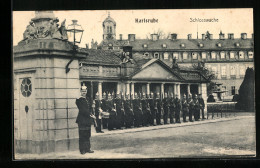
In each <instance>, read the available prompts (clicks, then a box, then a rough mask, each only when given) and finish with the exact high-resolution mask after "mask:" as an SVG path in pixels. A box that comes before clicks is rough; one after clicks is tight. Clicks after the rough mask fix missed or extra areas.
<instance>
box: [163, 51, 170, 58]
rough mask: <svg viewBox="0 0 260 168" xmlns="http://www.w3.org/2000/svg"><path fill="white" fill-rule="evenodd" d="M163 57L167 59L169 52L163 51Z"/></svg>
mask: <svg viewBox="0 0 260 168" xmlns="http://www.w3.org/2000/svg"><path fill="white" fill-rule="evenodd" d="M163 58H164V59H166V60H167V59H169V54H168V53H167V52H166V53H164V54H163Z"/></svg>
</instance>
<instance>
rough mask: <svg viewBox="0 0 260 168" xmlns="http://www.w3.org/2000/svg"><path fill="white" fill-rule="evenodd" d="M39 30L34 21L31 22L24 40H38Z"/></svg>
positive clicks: (25, 32) (24, 34)
mask: <svg viewBox="0 0 260 168" xmlns="http://www.w3.org/2000/svg"><path fill="white" fill-rule="evenodd" d="M37 33H38V31H37V28H36V27H35V25H34V23H33V21H30V22H29V25H28V26H27V27H26V30H25V31H24V33H23V38H24V40H27V39H36V38H37Z"/></svg>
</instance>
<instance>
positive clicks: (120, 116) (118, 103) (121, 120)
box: [115, 98, 124, 129]
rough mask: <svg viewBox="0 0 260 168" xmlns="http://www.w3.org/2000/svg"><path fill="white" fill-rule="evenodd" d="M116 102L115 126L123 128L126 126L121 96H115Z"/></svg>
mask: <svg viewBox="0 0 260 168" xmlns="http://www.w3.org/2000/svg"><path fill="white" fill-rule="evenodd" d="M115 104H116V112H117V115H116V119H115V120H116V123H115V126H116V128H117V129H121V128H122V127H123V126H124V111H123V109H122V108H123V107H122V100H121V99H119V98H115Z"/></svg>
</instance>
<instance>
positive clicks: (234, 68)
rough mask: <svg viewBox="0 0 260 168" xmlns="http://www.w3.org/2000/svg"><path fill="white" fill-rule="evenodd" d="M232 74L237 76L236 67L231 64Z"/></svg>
mask: <svg viewBox="0 0 260 168" xmlns="http://www.w3.org/2000/svg"><path fill="white" fill-rule="evenodd" d="M230 75H231V76H235V75H236V67H235V66H230Z"/></svg>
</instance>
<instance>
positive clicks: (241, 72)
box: [239, 66, 245, 76]
mask: <svg viewBox="0 0 260 168" xmlns="http://www.w3.org/2000/svg"><path fill="white" fill-rule="evenodd" d="M239 74H240V76H244V75H245V67H244V66H240V67H239Z"/></svg>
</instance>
